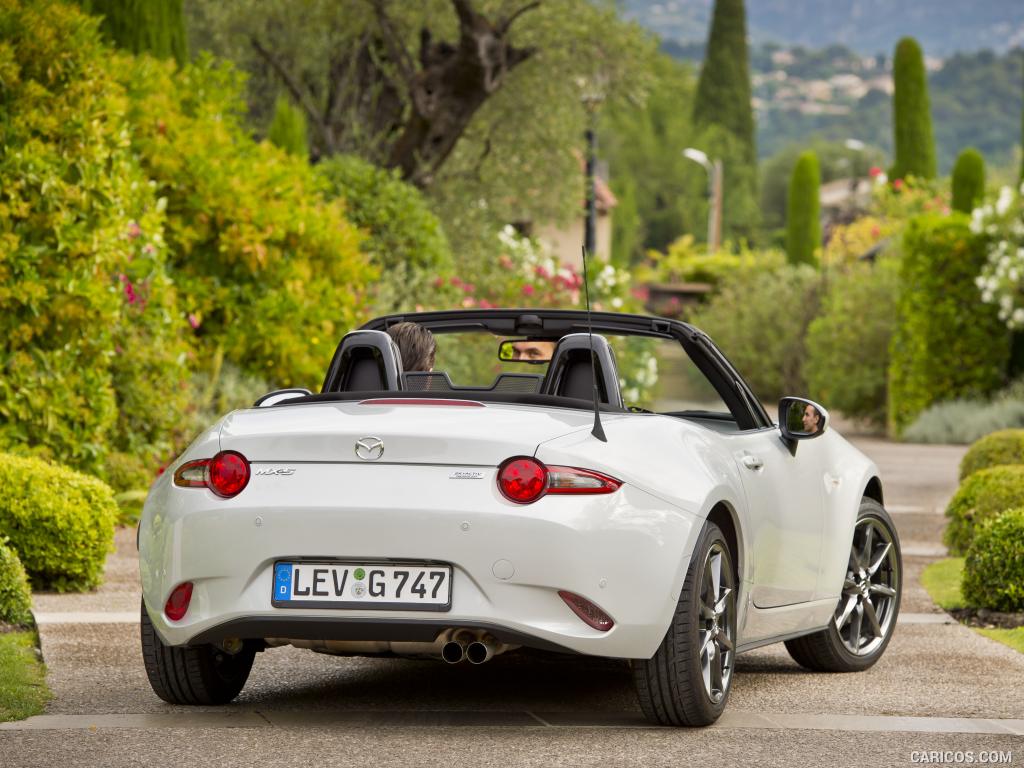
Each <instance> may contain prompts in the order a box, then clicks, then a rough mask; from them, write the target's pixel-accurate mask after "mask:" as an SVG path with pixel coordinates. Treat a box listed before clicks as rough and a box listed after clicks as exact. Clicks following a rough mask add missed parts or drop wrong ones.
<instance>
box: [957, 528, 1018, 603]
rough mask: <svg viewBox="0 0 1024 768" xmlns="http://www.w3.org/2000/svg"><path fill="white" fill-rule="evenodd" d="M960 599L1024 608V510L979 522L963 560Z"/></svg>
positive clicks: (969, 601)
mask: <svg viewBox="0 0 1024 768" xmlns="http://www.w3.org/2000/svg"><path fill="white" fill-rule="evenodd" d="M962 589H963V593H964V599H965V600H967V602H968V603H969V604H970V605H971V606H973V607H975V608H989V609H992V610H995V611H1024V509H1021V508H1017V509H1012V510H1008V511H1006V512H1003V513H1002V514H1001V515H999V516H998V517H996V518H995V519H994V520H991V521H989V522H988V523H986V524H985V525H982V526H981V527H980V528H979V529H978V532H977V535H976V536H975V537H974V542H973V543H972V544H971V548H970V549H969V550H968V551H967V560H966V561H965V563H964V581H963V587H962Z"/></svg>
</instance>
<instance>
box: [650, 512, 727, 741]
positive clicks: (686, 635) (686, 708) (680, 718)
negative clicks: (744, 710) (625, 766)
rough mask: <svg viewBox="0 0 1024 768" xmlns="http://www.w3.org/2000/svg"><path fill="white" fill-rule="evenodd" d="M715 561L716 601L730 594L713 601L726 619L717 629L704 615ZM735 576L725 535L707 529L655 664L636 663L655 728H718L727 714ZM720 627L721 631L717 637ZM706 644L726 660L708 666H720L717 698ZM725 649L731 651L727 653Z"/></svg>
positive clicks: (712, 661)
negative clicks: (704, 653)
mask: <svg viewBox="0 0 1024 768" xmlns="http://www.w3.org/2000/svg"><path fill="white" fill-rule="evenodd" d="M715 557H718V558H720V559H719V560H718V566H719V569H720V576H719V580H720V581H719V590H718V591H717V595H721V594H722V588H725V589H728V590H730V591H729V592H728V593H726V594H727V597H725V598H724V599H723V598H720V599H719V600H712V601H711V604H714V603H719V604H721V605H724V606H725V607H724V612H723V613H722V614H721V616H724V617H725V618H724V619H723V620H722V621H723V623H722V624H719V623H718V621H719V619H718V617H716V618H715V619H714V620H712V619H711V618H710V617H709V616H708V614H707V613H706V611H707V604H708V603H707V600H708V596H709V591H708V590H709V587H710V585H709V581H710V579H711V576H710V572H709V571H708V570H707V568H708V566H709V560H711V559H712V558H715ZM706 573H707V574H708V576H707V578H706V577H705V574H706ZM735 574H736V572H735V569H734V568H733V554H732V552H730V551H729V544H728V542H727V541H726V540H725V537H724V536H723V535H722V531H721V530H720V529H719V528H718V526H717V525H715V524H714V523H711V522H708V523H706V524H705V525H704V530H703V531H702V532H701V536H700V539H699V540H698V542H697V545H696V546H695V547H694V552H693V557H692V558H691V559H690V565H689V568H688V569H687V572H686V579H685V580H684V582H683V589H682V592H681V593H680V595H679V602H678V603H677V604H676V611H675V615H674V616H673V618H672V623H671V624H670V625H669V628H668V631H667V632H666V633H665V638H664V639H663V640H662V641H661V645H660V646H659V647H658V650H657V651H656V652H655V654H654V656H653V657H652V658H650V659H636V660H634V661H633V663H632V666H633V683H634V686H635V688H636V694H637V698H638V699H639V701H640V708H641V709H642V710H643V712H644V714H645V715H646V716H647V718H648V719H649V720H651V721H652V722H655V723H658V724H660V725H674V726H680V725H682V726H704V725H710V724H711V723H713V722H715V720H717V719H718V718H719V716H720V715H721V714H722V712H723V711H724V710H725V705H726V702H727V701H728V699H729V689H730V688H731V682H732V670H733V666H734V664H735V657H736V652H735V643H736V575H735ZM718 627H721V628H722V629H721V630H720V631H717V632H716V631H715V629H717V628H718ZM709 635H711V637H710V640H709ZM702 638H703V640H704V641H705V642H710V644H711V646H713V647H712V648H711V650H714V651H715V653H716V654H723V655H722V656H715V657H713V658H709V665H711V664H715V663H717V664H719V665H720V670H721V674H720V677H719V681H720V683H721V685H720V686H719V687H715V685H714V680H715V677H714V674H715V673H714V671H711V672H710V673H709V674H710V675H711V676H712V677H711V678H710V679H711V681H712V682H711V690H712V691H715V693H717V696H715V695H714V694H713V693H711V692H710V691H709V689H708V687H707V685H708V684H707V683H706V682H705V678H704V674H703V670H702ZM722 638H724V640H723V639H722ZM720 643H721V644H722V645H720ZM725 644H727V645H728V646H729V647H730V648H731V650H726V651H724V652H723V650H722V647H723V645H725ZM726 668H727V671H726ZM711 669H712V670H713V669H714V667H713V666H712V667H711Z"/></svg>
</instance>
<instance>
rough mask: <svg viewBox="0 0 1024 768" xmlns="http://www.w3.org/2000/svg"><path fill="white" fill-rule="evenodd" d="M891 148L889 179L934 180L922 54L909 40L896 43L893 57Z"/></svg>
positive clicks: (929, 106)
mask: <svg viewBox="0 0 1024 768" xmlns="http://www.w3.org/2000/svg"><path fill="white" fill-rule="evenodd" d="M893 87H894V91H893V100H892V103H893V137H894V138H893V148H894V156H895V162H894V164H893V167H892V170H891V172H890V174H889V175H890V176H891V177H892V178H897V179H902V178H903V177H905V176H918V177H920V178H923V179H933V178H935V173H936V169H935V139H934V137H933V135H932V116H931V105H930V103H929V100H928V80H927V78H926V76H925V69H924V54H923V53H922V52H921V46H919V45H918V44H917V41H916V40H914V39H913V38H911V37H904V38H903V39H902V40H900V41H899V43H897V44H896V53H895V55H894V58H893Z"/></svg>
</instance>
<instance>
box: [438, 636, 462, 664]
mask: <svg viewBox="0 0 1024 768" xmlns="http://www.w3.org/2000/svg"><path fill="white" fill-rule="evenodd" d="M465 656H466V649H465V647H464V646H463V645H462V643H460V642H457V641H455V640H449V641H448V642H447V643H445V644H444V645H442V646H441V658H442V659H444V661H445V662H446V663H447V664H458V663H459V662H460V661H462V660H463V659H464V658H465Z"/></svg>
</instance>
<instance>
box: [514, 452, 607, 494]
mask: <svg viewBox="0 0 1024 768" xmlns="http://www.w3.org/2000/svg"><path fill="white" fill-rule="evenodd" d="M621 485H622V481H621V480H616V479H615V478H614V477H609V476H608V475H602V474H601V473H600V472H594V471H593V470H590V469H579V468H578V467H546V466H544V465H543V464H541V463H540V462H539V461H537V460H536V459H534V458H531V457H529V456H513V457H512V458H511V459H507V460H506V461H505V462H504V463H503V464H502V465H501V466H500V467H498V490H500V491H501V495H502V496H504V497H505V498H506V499H508V500H509V501H514V502H516V503H517V504H530V503H531V502H534V501H536V500H537V499H539V498H540V497H541V496H544V495H546V494H549V493H550V494H557V495H570V494H575V495H583V494H595V493H614V492H615V491H617V490H619V487H620V486H621Z"/></svg>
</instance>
